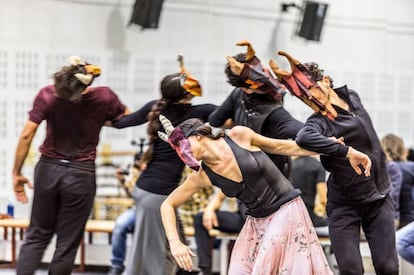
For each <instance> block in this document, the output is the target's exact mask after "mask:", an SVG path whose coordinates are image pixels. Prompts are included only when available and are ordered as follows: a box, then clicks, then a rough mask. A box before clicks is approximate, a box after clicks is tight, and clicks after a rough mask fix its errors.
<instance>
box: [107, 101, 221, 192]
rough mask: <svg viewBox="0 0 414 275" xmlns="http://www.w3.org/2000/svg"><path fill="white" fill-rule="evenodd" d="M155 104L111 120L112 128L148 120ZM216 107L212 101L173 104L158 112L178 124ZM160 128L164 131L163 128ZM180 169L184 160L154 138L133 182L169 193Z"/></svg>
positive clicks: (142, 186) (206, 114)
mask: <svg viewBox="0 0 414 275" xmlns="http://www.w3.org/2000/svg"><path fill="white" fill-rule="evenodd" d="M156 103H157V100H153V101H150V102H148V103H146V104H145V105H144V106H143V107H142V108H140V109H139V110H137V111H135V112H134V113H131V114H130V115H126V116H123V117H122V118H121V119H120V120H118V121H116V122H114V123H113V126H114V127H115V128H125V127H130V126H136V125H141V124H144V123H146V122H148V119H147V116H148V113H149V112H150V111H151V108H152V106H153V105H154V104H156ZM215 108H216V105H213V104H199V105H191V104H172V105H170V106H169V107H168V108H166V109H165V110H163V111H162V112H161V114H163V115H164V116H166V117H167V118H168V119H169V120H170V121H171V122H172V124H173V125H178V124H180V123H181V122H183V121H184V120H186V119H189V118H199V119H201V120H203V121H207V118H208V116H209V115H210V113H211V112H212V111H214V109H215ZM161 127H162V126H161ZM160 130H161V131H163V132H165V131H164V130H163V129H160ZM183 169H184V163H183V162H182V160H181V159H180V158H179V157H178V155H177V153H176V152H175V150H174V149H172V147H171V146H170V144H169V143H168V142H165V141H163V140H161V139H159V138H156V139H155V140H154V144H153V154H152V158H151V160H150V161H149V162H148V163H147V166H146V168H145V169H144V170H143V171H142V173H141V174H140V177H139V178H138V180H137V182H136V185H137V186H138V187H139V188H141V189H144V190H145V191H148V192H151V193H155V194H160V195H168V194H170V193H171V192H172V191H173V190H174V189H175V188H176V187H177V186H178V184H179V182H180V180H181V176H182V172H183Z"/></svg>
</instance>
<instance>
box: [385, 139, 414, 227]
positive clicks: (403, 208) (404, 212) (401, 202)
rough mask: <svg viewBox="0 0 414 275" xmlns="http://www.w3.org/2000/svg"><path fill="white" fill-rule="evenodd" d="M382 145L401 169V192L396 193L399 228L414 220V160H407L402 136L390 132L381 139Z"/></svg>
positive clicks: (398, 188)
mask: <svg viewBox="0 0 414 275" xmlns="http://www.w3.org/2000/svg"><path fill="white" fill-rule="evenodd" d="M381 145H382V147H383V149H384V152H385V154H386V155H387V157H389V158H390V159H391V160H392V161H393V162H394V163H395V164H396V165H397V167H398V168H399V170H400V171H401V182H400V183H399V184H398V183H397V187H396V189H397V192H398V191H399V193H396V194H395V195H394V196H395V197H397V199H396V201H395V206H396V207H395V211H396V217H397V218H398V225H397V228H401V227H404V226H405V225H407V224H409V223H410V222H412V221H414V199H413V191H414V189H413V188H414V162H413V161H407V153H408V151H407V148H405V145H404V140H403V139H402V138H401V137H399V136H396V135H394V134H388V135H386V136H384V137H383V138H382V139H381ZM390 178H391V176H390ZM398 185H399V186H398Z"/></svg>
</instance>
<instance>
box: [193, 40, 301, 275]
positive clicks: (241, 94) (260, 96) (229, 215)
mask: <svg viewBox="0 0 414 275" xmlns="http://www.w3.org/2000/svg"><path fill="white" fill-rule="evenodd" d="M237 45H238V46H247V52H246V53H239V54H237V55H235V56H234V58H235V59H236V60H237V61H239V62H241V63H242V64H244V66H245V67H246V68H249V69H252V70H255V75H253V74H251V73H249V72H248V71H247V70H245V73H239V74H235V73H234V72H233V71H232V69H231V67H230V64H229V63H228V62H227V63H226V65H225V70H224V72H225V74H226V77H227V82H228V83H229V84H230V85H232V86H233V87H234V89H233V91H232V92H231V93H230V94H229V96H228V97H227V98H226V99H225V100H224V101H223V103H222V104H221V105H220V106H218V107H217V109H216V110H215V111H214V112H213V113H212V114H211V115H210V117H209V118H208V120H209V123H210V124H211V125H212V126H214V127H222V126H223V125H225V123H226V122H227V121H228V119H231V120H232V124H233V125H242V126H246V127H249V128H251V129H253V130H254V131H255V132H257V133H259V134H261V135H264V136H266V137H271V138H280V139H294V138H295V137H296V133H297V132H298V131H299V130H300V129H301V128H302V126H303V123H302V122H300V121H299V120H297V119H295V118H294V117H292V115H291V114H290V113H289V112H288V111H287V110H286V109H285V108H284V107H283V96H284V93H285V91H284V89H283V88H282V87H280V86H278V85H277V83H276V84H275V83H272V81H277V80H276V79H275V78H274V77H273V76H272V75H271V74H270V73H269V70H268V69H267V68H266V67H265V66H263V64H261V63H260V60H259V59H258V57H257V56H256V55H255V51H254V49H253V47H252V45H251V44H250V42H249V41H240V42H238V43H237ZM252 70H251V71H252ZM251 71H250V72H251ZM226 126H227V125H226ZM268 156H269V157H270V158H271V159H272V161H273V162H274V163H275V164H276V166H277V167H278V168H279V170H280V171H281V172H282V173H283V175H284V176H285V177H286V178H289V177H290V168H291V167H290V166H291V159H290V157H289V156H282V155H275V154H268ZM223 198H224V196H223V195H222V194H217V196H215V197H214V200H211V201H210V204H209V205H208V207H207V208H206V209H205V211H204V212H203V213H199V214H197V215H196V216H195V217H194V229H195V240H196V244H197V245H196V246H197V256H198V266H199V268H200V269H201V270H202V271H203V274H205V275H207V274H211V267H212V251H213V244H214V242H213V241H214V238H213V237H210V235H209V233H208V232H209V230H210V229H211V228H216V229H218V230H220V231H222V232H226V233H238V232H240V229H241V227H242V226H243V224H244V220H245V218H246V216H245V214H244V212H245V210H246V207H245V206H244V205H243V204H241V203H240V202H239V204H238V206H239V207H238V211H235V212H232V211H225V210H219V209H220V206H221V204H222V201H223Z"/></svg>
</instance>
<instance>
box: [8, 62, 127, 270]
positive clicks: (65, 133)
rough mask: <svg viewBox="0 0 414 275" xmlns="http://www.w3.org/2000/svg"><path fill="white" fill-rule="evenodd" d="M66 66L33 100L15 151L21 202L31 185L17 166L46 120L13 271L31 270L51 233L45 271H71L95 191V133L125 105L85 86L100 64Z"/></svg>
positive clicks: (107, 91)
mask: <svg viewBox="0 0 414 275" xmlns="http://www.w3.org/2000/svg"><path fill="white" fill-rule="evenodd" d="M69 61H70V62H71V65H70V66H65V67H63V68H62V69H60V70H59V71H57V72H56V73H55V74H54V77H53V78H54V85H49V86H45V87H43V88H42V89H41V90H40V91H39V93H38V94H37V96H36V97H35V99H34V103H33V108H32V110H31V111H30V112H29V120H28V121H27V122H26V125H25V126H24V128H23V130H22V132H21V134H20V137H19V140H18V144H17V149H16V155H15V161H14V167H13V187H14V192H15V195H16V198H17V200H18V201H20V202H22V203H27V202H28V198H27V195H26V192H25V187H24V185H25V184H27V185H28V186H29V187H30V188H32V187H33V185H32V183H31V182H30V181H29V179H28V178H26V177H25V176H24V175H22V173H21V170H22V167H23V163H24V160H25V158H26V156H27V153H28V150H29V148H30V145H31V143H32V140H33V137H34V135H35V134H36V131H37V129H38V126H39V125H40V123H41V122H42V121H43V120H46V122H47V127H46V137H45V139H44V142H43V144H42V145H41V146H40V148H39V151H40V153H41V157H40V160H39V162H38V163H37V165H36V169H35V174H34V183H35V188H34V196H33V204H32V211H31V219H30V226H29V228H28V230H27V233H26V238H25V241H24V244H23V245H22V247H21V249H20V254H19V259H18V263H17V268H16V273H17V274H18V275H20V274H25V275H26V274H34V273H35V270H36V268H37V267H38V265H39V263H40V261H41V259H42V256H43V253H44V250H45V249H46V247H47V246H48V244H49V243H50V240H51V238H52V237H53V235H54V234H56V235H57V239H56V249H55V252H54V255H53V259H52V260H51V263H50V266H49V274H59V275H64V274H71V271H72V268H73V263H74V259H75V256H76V251H77V248H78V246H79V243H80V241H81V238H82V236H83V232H84V227H85V224H86V221H87V219H88V217H89V214H90V211H91V208H92V205H93V201H94V196H95V189H96V182H95V164H94V163H95V162H94V160H95V157H96V146H97V144H98V142H99V133H100V130H101V128H102V126H103V125H104V123H105V122H106V121H116V120H118V119H119V118H120V117H121V116H123V115H124V114H125V113H127V112H129V111H128V109H127V108H126V107H125V105H123V104H122V103H121V102H120V100H119V99H118V97H117V95H116V94H115V93H114V92H113V91H112V90H111V89H110V88H108V87H93V88H92V87H89V86H90V85H91V84H92V82H93V80H94V79H95V78H96V77H98V76H99V75H100V68H99V67H97V66H94V65H91V64H88V63H86V62H84V61H82V60H81V59H80V58H79V57H71V58H70V59H69Z"/></svg>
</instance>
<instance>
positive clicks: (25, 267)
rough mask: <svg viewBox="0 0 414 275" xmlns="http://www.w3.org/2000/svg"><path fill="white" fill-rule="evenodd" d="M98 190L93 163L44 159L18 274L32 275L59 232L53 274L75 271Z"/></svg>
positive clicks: (36, 180) (38, 168) (37, 175)
mask: <svg viewBox="0 0 414 275" xmlns="http://www.w3.org/2000/svg"><path fill="white" fill-rule="evenodd" d="M95 190H96V183H95V170H94V164H93V162H87V163H84V164H83V165H81V166H80V167H78V166H77V165H76V164H73V163H64V162H61V161H57V160H51V159H45V158H41V159H40V161H39V162H38V163H37V165H36V168H35V176H34V196H33V204H32V211H31V218H30V225H29V228H28V230H27V232H26V236H25V240H24V243H23V245H22V247H21V249H20V253H19V258H18V262H17V267H16V274H17V275H32V274H34V273H35V270H36V269H37V267H38V266H39V264H40V261H41V260H42V257H43V254H44V251H45V249H46V247H47V246H48V244H49V243H50V241H51V239H52V237H53V236H54V234H56V247H55V251H54V254H53V258H52V261H51V263H50V266H49V274H53V275H54V274H56V275H66V274H71V272H72V269H73V264H74V260H75V256H76V252H77V249H78V247H79V244H80V241H81V239H82V236H83V232H84V227H85V224H86V221H87V219H88V217H89V214H90V212H91V209H92V205H93V201H94V196H95Z"/></svg>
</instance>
